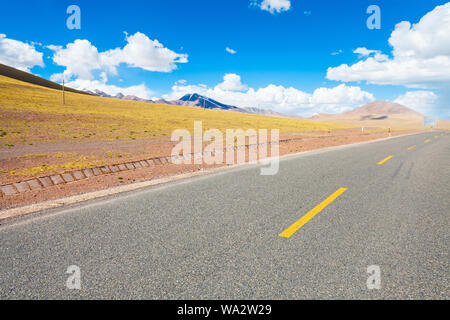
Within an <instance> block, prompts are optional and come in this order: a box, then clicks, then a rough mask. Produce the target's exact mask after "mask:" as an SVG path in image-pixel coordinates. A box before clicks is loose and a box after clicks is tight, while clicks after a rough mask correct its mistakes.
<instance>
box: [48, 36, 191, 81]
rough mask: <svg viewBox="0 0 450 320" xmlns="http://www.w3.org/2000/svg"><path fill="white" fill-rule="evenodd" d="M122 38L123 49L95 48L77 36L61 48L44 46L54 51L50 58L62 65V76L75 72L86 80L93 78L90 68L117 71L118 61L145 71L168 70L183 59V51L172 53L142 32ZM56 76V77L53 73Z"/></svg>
mask: <svg viewBox="0 0 450 320" xmlns="http://www.w3.org/2000/svg"><path fill="white" fill-rule="evenodd" d="M126 41H127V45H125V47H124V48H123V49H121V48H116V49H112V50H108V51H105V52H98V50H97V48H96V47H95V46H94V45H92V44H91V43H90V42H89V41H88V40H80V39H77V40H75V41H74V42H73V43H69V44H67V45H66V47H65V48H63V47H61V46H54V45H51V46H48V48H49V49H51V50H53V51H55V53H54V56H53V61H54V62H55V63H56V64H57V65H60V66H65V67H66V70H65V71H64V74H65V76H66V77H71V76H75V77H78V78H80V79H86V80H91V79H92V78H93V75H92V71H94V70H102V71H106V72H108V73H111V74H117V69H116V68H117V66H119V65H120V64H122V63H125V64H127V65H128V66H130V67H135V68H141V69H143V70H147V71H158V72H170V71H172V70H174V69H176V68H177V65H176V64H177V63H186V62H187V57H188V56H187V54H178V53H175V52H174V51H172V50H169V49H167V48H165V47H164V46H163V45H162V44H161V43H160V42H159V41H158V40H151V39H150V38H148V37H147V36H146V35H145V34H143V33H140V32H137V33H136V34H134V35H131V36H128V35H127V36H126ZM58 76H59V77H60V75H56V76H55V77H58Z"/></svg>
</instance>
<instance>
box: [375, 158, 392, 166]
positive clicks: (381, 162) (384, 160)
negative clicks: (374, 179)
mask: <svg viewBox="0 0 450 320" xmlns="http://www.w3.org/2000/svg"><path fill="white" fill-rule="evenodd" d="M391 158H392V156H389V157H387V158H386V159H383V160H381V161H380V162H378V164H379V165H382V164H383V163H385V162H386V161H388V160H389V159H391Z"/></svg>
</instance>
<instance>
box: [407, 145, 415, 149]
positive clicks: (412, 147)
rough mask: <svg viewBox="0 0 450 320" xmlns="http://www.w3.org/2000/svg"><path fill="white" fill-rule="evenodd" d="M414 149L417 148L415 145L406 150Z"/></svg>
mask: <svg viewBox="0 0 450 320" xmlns="http://www.w3.org/2000/svg"><path fill="white" fill-rule="evenodd" d="M415 147H417V146H416V145H414V146H411V147H409V148H408V150H411V149H414V148H415Z"/></svg>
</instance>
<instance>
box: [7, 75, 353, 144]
mask: <svg viewBox="0 0 450 320" xmlns="http://www.w3.org/2000/svg"><path fill="white" fill-rule="evenodd" d="M194 120H202V121H203V129H204V130H206V129H208V128H217V129H219V130H222V131H223V132H225V129H227V128H230V129H233V128H242V129H248V128H266V129H280V131H281V133H294V132H306V131H317V130H328V129H343V128H348V127H349V125H341V124H330V123H324V122H315V121H310V120H298V119H288V118H275V117H266V116H258V115H249V114H242V113H234V112H229V111H218V110H204V109H200V108H192V107H182V106H169V105H160V104H152V103H146V102H136V101H126V100H118V99H108V98H101V97H94V96H89V95H82V94H76V93H71V92H68V93H66V104H65V105H62V104H61V92H60V91H57V90H54V89H48V88H44V87H40V86H36V85H32V84H29V83H25V82H21V81H18V80H14V79H11V78H7V77H4V76H0V148H4V147H5V146H6V147H12V146H13V145H21V144H39V143H45V142H63V143H67V142H69V143H77V142H82V141H83V142H84V141H111V140H152V139H158V140H161V139H168V138H169V137H170V135H171V133H172V131H173V130H174V129H178V128H186V129H188V130H192V128H193V122H194ZM2 132H6V134H2Z"/></svg>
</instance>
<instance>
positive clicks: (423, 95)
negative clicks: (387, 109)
mask: <svg viewBox="0 0 450 320" xmlns="http://www.w3.org/2000/svg"><path fill="white" fill-rule="evenodd" d="M438 99H439V97H438V96H437V95H436V94H435V93H434V92H432V91H408V92H406V93H405V94H403V95H400V96H399V97H398V98H397V99H395V101H394V102H396V103H400V104H402V105H404V106H405V107H408V108H411V109H413V110H416V111H417V112H420V113H423V114H427V113H431V112H433V111H434V110H435V107H436V103H437V101H438Z"/></svg>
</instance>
